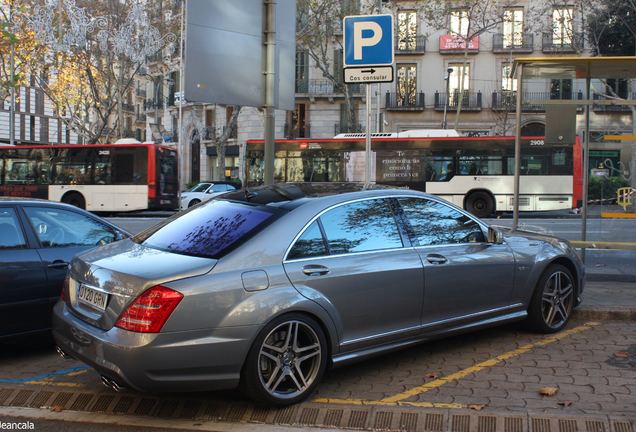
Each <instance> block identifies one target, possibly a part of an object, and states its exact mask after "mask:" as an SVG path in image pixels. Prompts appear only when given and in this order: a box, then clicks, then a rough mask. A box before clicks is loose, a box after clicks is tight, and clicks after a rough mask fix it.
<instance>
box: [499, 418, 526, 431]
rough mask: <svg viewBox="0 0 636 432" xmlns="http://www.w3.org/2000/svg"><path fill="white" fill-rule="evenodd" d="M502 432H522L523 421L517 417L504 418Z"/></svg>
mask: <svg viewBox="0 0 636 432" xmlns="http://www.w3.org/2000/svg"><path fill="white" fill-rule="evenodd" d="M504 432H523V419H522V418H519V417H505V418H504Z"/></svg>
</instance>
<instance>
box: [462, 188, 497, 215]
mask: <svg viewBox="0 0 636 432" xmlns="http://www.w3.org/2000/svg"><path fill="white" fill-rule="evenodd" d="M464 207H465V209H466V210H468V211H469V212H471V213H472V214H474V215H475V216H477V217H478V218H485V217H488V216H490V215H492V214H493V213H494V212H495V201H494V200H493V198H492V195H490V194H489V193H488V192H484V191H475V192H471V193H470V195H468V196H467V197H466V201H465V202H464Z"/></svg>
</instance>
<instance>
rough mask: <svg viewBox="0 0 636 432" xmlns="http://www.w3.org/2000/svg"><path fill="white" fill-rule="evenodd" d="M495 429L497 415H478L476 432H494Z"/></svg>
mask: <svg viewBox="0 0 636 432" xmlns="http://www.w3.org/2000/svg"><path fill="white" fill-rule="evenodd" d="M496 430H497V417H495V416H479V418H478V419H477V432H495V431H496Z"/></svg>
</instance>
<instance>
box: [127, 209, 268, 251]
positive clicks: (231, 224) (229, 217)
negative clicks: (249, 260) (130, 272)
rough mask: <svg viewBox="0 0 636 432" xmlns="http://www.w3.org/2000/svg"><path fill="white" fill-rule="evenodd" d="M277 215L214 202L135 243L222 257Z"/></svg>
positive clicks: (159, 227)
mask: <svg viewBox="0 0 636 432" xmlns="http://www.w3.org/2000/svg"><path fill="white" fill-rule="evenodd" d="M273 216H274V214H273V213H272V212H270V211H267V210H264V209H261V208H257V207H253V206H249V205H245V204H239V203H234V202H229V201H210V202H208V203H206V204H204V205H202V206H197V207H193V208H192V210H190V211H188V212H185V213H183V214H182V215H180V216H179V217H177V218H175V219H172V220H169V221H167V222H166V223H165V224H162V225H159V226H158V227H155V228H152V229H150V230H149V231H144V232H142V233H140V234H139V235H137V236H135V239H134V240H135V241H137V242H141V243H142V244H144V245H146V246H149V247H152V248H156V249H163V250H168V251H171V252H176V253H182V254H186V255H195V256H202V257H208V258H218V257H220V256H222V255H223V253H224V252H225V251H227V250H228V249H229V248H230V247H232V246H233V245H235V244H236V243H238V242H240V241H244V240H247V239H248V238H249V237H251V236H252V235H253V234H254V233H255V232H256V230H257V229H258V228H259V227H261V226H262V225H263V224H264V223H265V222H266V221H267V220H268V219H271V218H272V217H273Z"/></svg>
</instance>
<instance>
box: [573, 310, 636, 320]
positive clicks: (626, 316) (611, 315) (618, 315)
mask: <svg viewBox="0 0 636 432" xmlns="http://www.w3.org/2000/svg"><path fill="white" fill-rule="evenodd" d="M573 316H574V317H576V318H581V319H585V320H596V321H636V307H620V306H619V307H614V306H579V307H578V308H577V309H576V311H575V312H574V315H573Z"/></svg>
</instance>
